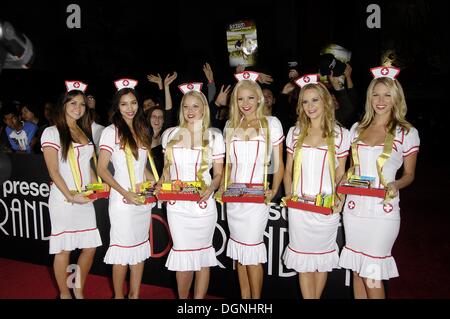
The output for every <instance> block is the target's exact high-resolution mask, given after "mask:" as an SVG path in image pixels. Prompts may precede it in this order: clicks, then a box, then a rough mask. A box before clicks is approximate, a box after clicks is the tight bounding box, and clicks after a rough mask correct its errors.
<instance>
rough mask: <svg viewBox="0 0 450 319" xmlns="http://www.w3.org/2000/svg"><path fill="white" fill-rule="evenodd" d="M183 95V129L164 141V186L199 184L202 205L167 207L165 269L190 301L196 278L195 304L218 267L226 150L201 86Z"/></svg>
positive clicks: (183, 203)
mask: <svg viewBox="0 0 450 319" xmlns="http://www.w3.org/2000/svg"><path fill="white" fill-rule="evenodd" d="M180 89H181V91H182V92H183V93H185V94H184V96H183V98H182V100H181V105H180V114H179V122H180V124H179V126H176V127H172V128H169V129H167V130H165V131H164V133H163V136H162V146H163V150H164V153H165V165H164V170H163V177H162V180H161V183H162V182H163V181H165V182H170V181H173V180H181V181H199V182H200V183H201V184H202V185H203V187H202V193H201V194H200V197H201V198H200V200H199V201H198V202H194V201H181V200H177V201H169V202H168V203H167V219H168V222H169V228H170V233H171V236H172V241H173V247H172V249H171V251H170V253H169V256H168V258H167V262H166V267H167V268H168V269H169V270H171V271H176V280H177V289H178V296H179V298H180V299H186V298H188V296H189V292H190V289H191V286H192V282H193V280H194V272H195V283H194V298H195V299H203V298H204V297H205V295H206V293H207V290H208V285H209V273H210V270H209V267H212V266H216V265H217V259H216V251H215V249H214V247H213V244H212V240H213V235H214V230H215V226H216V221H217V207H216V201H215V200H214V198H213V197H212V194H213V193H214V191H215V190H216V189H217V188H218V187H219V185H220V180H221V178H222V166H223V158H224V156H225V145H224V142H223V137H222V134H220V132H219V131H214V130H212V129H210V113H209V105H208V101H207V100H206V97H205V96H204V95H203V93H201V83H189V84H183V85H180ZM211 168H212V170H213V176H211V174H210V169H211Z"/></svg>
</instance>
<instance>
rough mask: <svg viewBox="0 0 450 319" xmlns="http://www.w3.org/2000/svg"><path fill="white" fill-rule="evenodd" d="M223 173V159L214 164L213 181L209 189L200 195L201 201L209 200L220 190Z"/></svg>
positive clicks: (215, 161)
mask: <svg viewBox="0 0 450 319" xmlns="http://www.w3.org/2000/svg"><path fill="white" fill-rule="evenodd" d="M222 173H223V159H222V158H221V159H218V160H214V162H213V179H212V181H211V184H210V185H209V187H208V188H207V189H206V190H204V191H203V192H202V193H201V194H200V197H201V198H200V201H203V200H207V199H208V198H209V196H211V194H212V193H214V191H215V190H216V189H217V188H219V186H220V182H221V180H222Z"/></svg>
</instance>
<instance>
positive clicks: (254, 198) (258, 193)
mask: <svg viewBox="0 0 450 319" xmlns="http://www.w3.org/2000/svg"><path fill="white" fill-rule="evenodd" d="M265 199H266V198H265V196H264V185H263V184H239V183H234V184H231V185H229V186H228V187H227V190H226V191H225V192H223V194H222V202H224V203H261V204H263V203H264V202H265Z"/></svg>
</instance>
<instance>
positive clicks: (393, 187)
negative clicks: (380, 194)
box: [387, 182, 398, 197]
mask: <svg viewBox="0 0 450 319" xmlns="http://www.w3.org/2000/svg"><path fill="white" fill-rule="evenodd" d="M387 192H388V195H389V196H390V197H396V196H397V195H398V186H397V183H396V182H390V183H389V184H388V185H387Z"/></svg>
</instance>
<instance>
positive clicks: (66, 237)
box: [49, 228, 102, 254]
mask: <svg viewBox="0 0 450 319" xmlns="http://www.w3.org/2000/svg"><path fill="white" fill-rule="evenodd" d="M101 245H102V239H101V238H100V232H99V231H98V229H97V228H95V229H92V230H89V231H82V232H81V231H80V232H72V231H71V232H67V233H61V234H58V235H56V236H50V248H49V251H50V254H58V253H60V252H61V251H72V250H75V249H83V248H94V247H99V246H101Z"/></svg>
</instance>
